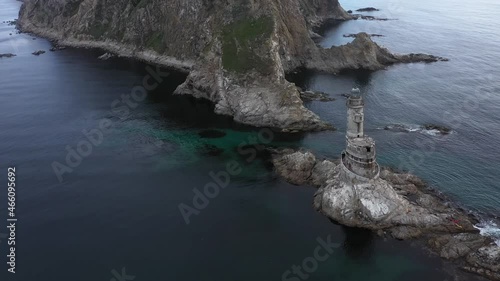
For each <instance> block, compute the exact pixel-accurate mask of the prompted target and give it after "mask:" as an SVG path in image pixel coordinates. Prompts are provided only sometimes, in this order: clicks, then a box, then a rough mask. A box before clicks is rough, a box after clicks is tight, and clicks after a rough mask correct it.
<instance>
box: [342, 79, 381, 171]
mask: <svg viewBox="0 0 500 281" xmlns="http://www.w3.org/2000/svg"><path fill="white" fill-rule="evenodd" d="M363 108H364V101H363V98H362V97H361V95H359V90H357V89H355V90H353V91H352V94H351V95H350V96H349V98H348V99H347V131H346V149H345V150H344V151H343V152H342V161H341V163H342V168H343V169H344V170H345V172H346V174H347V175H348V176H349V177H351V178H353V179H354V178H355V179H357V180H362V181H366V180H370V179H375V178H378V176H379V172H380V168H379V166H378V164H377V159H376V152H375V141H374V140H373V139H372V138H370V137H367V136H365V135H364V127H363V122H364V112H363Z"/></svg>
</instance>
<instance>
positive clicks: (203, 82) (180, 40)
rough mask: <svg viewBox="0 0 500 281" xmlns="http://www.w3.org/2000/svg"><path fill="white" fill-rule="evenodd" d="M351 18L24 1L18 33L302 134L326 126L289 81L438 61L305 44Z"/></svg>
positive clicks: (135, 0)
mask: <svg viewBox="0 0 500 281" xmlns="http://www.w3.org/2000/svg"><path fill="white" fill-rule="evenodd" d="M350 19H354V17H353V16H352V15H350V14H348V13H346V12H345V11H344V9H342V7H341V6H340V5H339V2H338V0H316V1H309V0H265V1H264V0H255V1H248V0H229V1H223V0H212V1H208V0H191V1H186V0H117V1H105V0H44V1H41V0H26V1H25V2H24V4H23V6H22V8H21V10H20V15H19V21H18V26H19V27H20V28H21V29H22V30H23V31H28V32H32V33H35V34H38V35H41V36H44V37H48V38H51V39H54V40H57V41H58V44H60V45H68V46H76V47H97V48H102V49H105V50H106V51H108V52H110V53H113V54H116V55H119V56H123V57H134V58H138V59H141V60H145V61H148V62H154V63H156V64H160V65H164V66H169V67H174V68H176V69H179V70H181V71H184V72H189V76H188V78H187V80H186V82H185V83H184V84H182V85H181V86H179V88H178V89H177V90H176V92H175V93H176V94H188V95H193V96H195V97H198V98H204V99H208V100H210V101H212V102H213V103H214V104H215V111H216V112H217V113H219V114H224V115H229V116H232V117H233V118H234V120H235V121H237V122H241V123H245V124H250V125H254V126H268V127H275V128H278V129H283V130H286V131H295V130H302V131H305V130H325V129H331V128H332V126H331V125H329V124H326V123H325V122H323V121H321V120H320V119H319V117H318V116H317V115H316V114H314V113H312V112H311V111H310V110H308V109H306V108H305V107H304V105H303V102H302V100H301V98H300V92H299V91H298V90H297V87H296V86H295V85H294V84H292V83H290V82H288V81H287V80H286V79H285V73H287V72H291V71H293V70H295V69H297V68H306V69H313V70H320V71H327V72H333V73H335V72H338V71H341V70H344V69H369V70H377V69H382V68H384V67H385V66H387V65H390V64H393V63H397V62H417V61H436V60H438V58H437V57H433V56H427V55H408V56H399V55H393V54H391V53H389V51H387V50H386V49H383V48H380V47H379V46H378V45H376V44H375V43H374V42H373V41H371V39H370V38H369V36H368V35H366V34H361V35H359V36H357V38H356V39H355V40H354V41H353V42H352V43H350V44H348V45H346V46H340V47H334V48H331V49H322V48H320V47H318V46H317V45H316V44H315V43H314V41H313V39H312V38H311V37H314V36H312V35H314V33H313V32H312V30H313V29H315V28H317V27H320V26H322V25H323V24H324V23H326V22H333V21H343V20H350Z"/></svg>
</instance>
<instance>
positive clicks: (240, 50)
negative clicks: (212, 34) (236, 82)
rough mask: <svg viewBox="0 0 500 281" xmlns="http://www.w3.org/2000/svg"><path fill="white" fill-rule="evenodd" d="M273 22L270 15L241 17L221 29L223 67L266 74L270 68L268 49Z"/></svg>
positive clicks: (236, 70)
mask: <svg viewBox="0 0 500 281" xmlns="http://www.w3.org/2000/svg"><path fill="white" fill-rule="evenodd" d="M273 26H274V22H273V20H272V19H271V18H270V17H260V18H257V19H243V20H240V21H238V22H235V23H232V24H229V25H227V26H225V27H224V29H223V36H222V48H223V54H222V64H223V67H224V69H226V70H229V71H234V72H238V73H243V72H246V71H250V70H256V71H257V72H259V73H262V74H267V73H269V72H270V71H271V69H272V62H271V59H270V57H269V55H270V54H269V53H268V50H267V49H266V48H264V47H263V46H265V45H266V44H269V43H268V40H269V39H270V36H271V33H272V31H273Z"/></svg>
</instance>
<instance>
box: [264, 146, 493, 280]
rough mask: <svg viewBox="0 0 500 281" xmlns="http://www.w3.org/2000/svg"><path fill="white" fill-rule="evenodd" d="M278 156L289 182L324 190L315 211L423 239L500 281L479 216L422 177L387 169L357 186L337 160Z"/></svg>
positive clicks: (350, 223)
mask: <svg viewBox="0 0 500 281" xmlns="http://www.w3.org/2000/svg"><path fill="white" fill-rule="evenodd" d="M272 152H273V153H274V154H273V156H272V162H273V164H274V167H275V170H276V172H277V173H278V174H279V175H280V176H282V177H283V178H284V179H285V180H287V181H288V182H290V183H292V184H296V185H304V184H308V185H313V186H317V187H319V189H318V191H317V192H316V194H315V195H314V207H315V208H316V209H317V210H318V211H320V212H321V213H323V214H325V215H326V216H328V217H329V218H331V219H332V220H334V221H336V222H338V223H340V224H343V225H347V226H351V227H362V228H367V229H371V230H374V231H378V233H381V234H382V235H384V233H388V234H390V235H391V236H392V237H394V238H397V239H413V238H421V239H423V240H425V241H426V244H427V246H428V247H429V248H430V249H431V250H432V251H434V252H435V253H437V254H438V255H440V256H441V257H443V258H445V259H450V260H454V261H456V262H457V263H458V264H459V265H460V267H461V268H462V269H464V270H466V271H469V272H473V273H477V274H480V275H483V276H485V277H488V278H490V279H493V280H500V247H499V246H497V245H496V244H495V243H494V242H493V241H492V240H491V239H490V238H487V237H483V236H481V235H480V234H479V231H478V230H477V229H475V228H474V223H476V222H475V219H474V218H473V217H470V216H469V215H468V214H466V213H465V212H464V211H462V210H459V209H457V208H454V207H452V206H450V204H448V203H446V202H445V201H444V200H442V199H441V198H440V197H438V196H437V195H436V194H434V193H432V192H431V191H430V190H429V189H428V188H427V186H426V184H425V183H424V182H423V181H422V180H421V179H419V178H417V177H416V176H414V175H411V174H406V173H397V172H394V171H392V170H391V169H388V168H383V169H382V171H381V172H380V178H377V179H372V180H370V181H369V182H353V181H352V179H351V178H349V177H346V175H345V174H344V173H345V172H344V170H342V169H341V168H340V165H339V164H338V162H337V161H336V162H333V161H330V160H323V161H321V160H318V159H316V157H315V156H314V155H313V154H312V153H311V152H301V151H294V150H291V149H286V150H272Z"/></svg>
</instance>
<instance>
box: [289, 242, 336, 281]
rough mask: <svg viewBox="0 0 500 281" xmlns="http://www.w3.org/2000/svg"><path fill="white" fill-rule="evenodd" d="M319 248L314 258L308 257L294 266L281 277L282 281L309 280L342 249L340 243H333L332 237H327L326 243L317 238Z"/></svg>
mask: <svg viewBox="0 0 500 281" xmlns="http://www.w3.org/2000/svg"><path fill="white" fill-rule="evenodd" d="M316 241H317V242H318V244H319V245H318V246H316V248H315V249H314V251H313V253H312V256H309V257H306V258H304V259H303V260H302V262H301V263H300V264H299V265H295V264H294V265H292V267H291V268H290V269H288V270H286V271H285V272H283V274H282V275H281V280H282V281H300V280H307V279H309V277H310V276H311V274H312V273H314V272H315V271H316V270H318V268H319V265H320V264H321V263H322V262H324V261H326V260H327V259H329V258H330V256H331V255H332V254H333V252H334V251H335V249H338V248H340V246H341V244H340V243H333V242H332V241H331V235H328V236H327V237H326V241H325V240H323V239H322V238H321V237H318V238H316Z"/></svg>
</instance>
